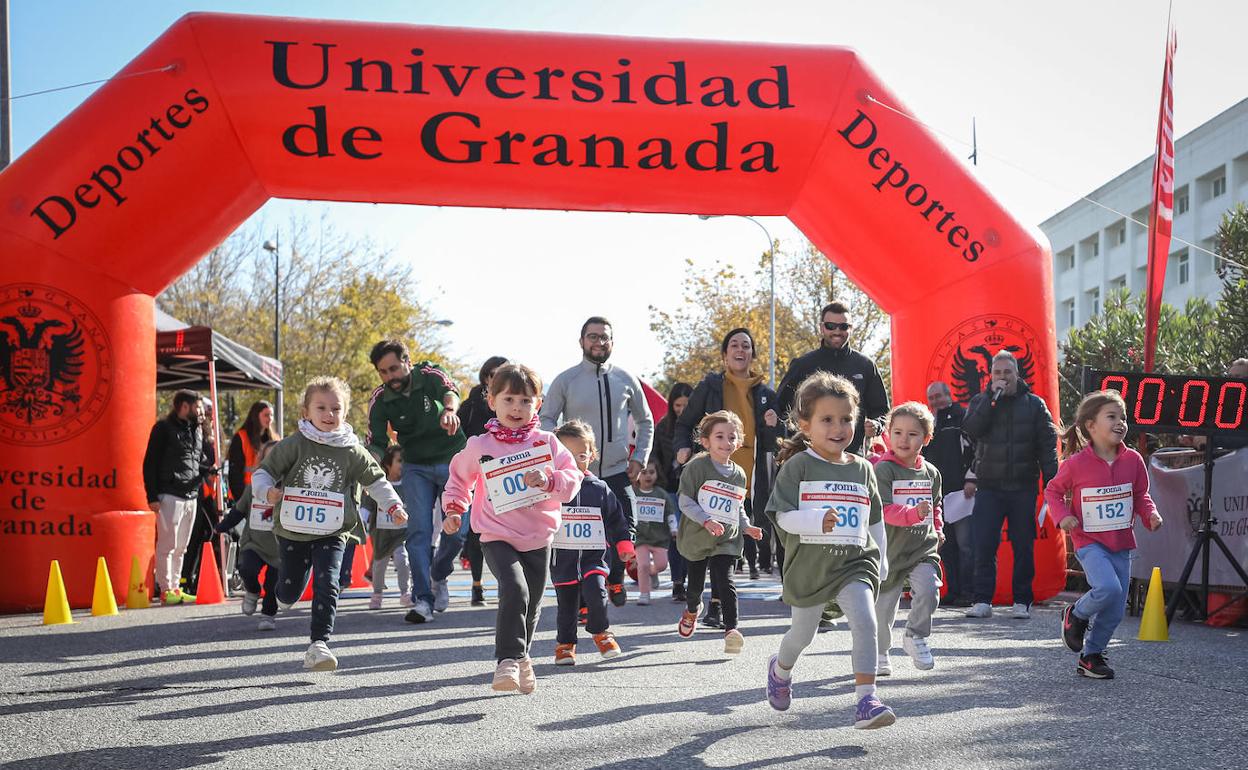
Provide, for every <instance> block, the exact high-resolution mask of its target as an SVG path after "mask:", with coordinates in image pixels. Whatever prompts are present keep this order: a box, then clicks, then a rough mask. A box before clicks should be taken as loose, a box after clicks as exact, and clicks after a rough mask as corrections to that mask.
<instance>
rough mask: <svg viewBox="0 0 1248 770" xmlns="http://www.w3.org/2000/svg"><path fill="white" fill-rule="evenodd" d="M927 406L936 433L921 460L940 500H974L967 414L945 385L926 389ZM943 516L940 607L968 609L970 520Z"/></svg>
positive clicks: (971, 553) (972, 573)
mask: <svg viewBox="0 0 1248 770" xmlns="http://www.w3.org/2000/svg"><path fill="white" fill-rule="evenodd" d="M927 405H928V407H930V408H931V410H932V414H934V415H935V416H936V431H935V433H933V434H932V440H931V442H930V443H929V444H928V445H927V446H925V447H923V456H924V457H925V458H927V461H928V462H930V463H931V464H932V465H935V466H936V470H938V471H940V482H941V489H940V496H941V498H944V497H945V496H946V495H951V494H953V493H955V492H957V493H960V494H962V495H963V496H965V497H966V499H968V500H970V499H972V498H974V496H975V482H974V481H973V480H971V479H968V478H967V477H966V476H967V471H969V470H970V469H971V463H972V462H973V461H974V459H975V445H974V444H972V443H971V440H970V439H968V438H967V437H966V434H965V433H963V432H962V419H963V418H964V417H965V416H966V410H965V409H963V408H962V405H961V404H958V403H955V402H954V400H953V394H952V393H951V392H950V390H949V385H948V383H945V382H941V381H939V380H937V381H936V382H933V383H932V384H931V385H928V386H927ZM947 516H948V514H947V512H946V519H945V529H944V532H945V544H944V545H942V546H941V547H940V558H941V561H943V562H944V564H945V578H946V579H947V580H948V581H949V593H948V596H947V597H946V598H945V600H944V601H942V602H941V603H942V604H944V605H946V606H948V607H969V606H970V605H971V598H970V597H971V587H972V585H973V584H974V580H975V541H974V536H973V535H972V530H971V517H970V516H967V517H966V518H964V519H959V520H958V521H955V522H952V523H950V522H949V519H948V517H947Z"/></svg>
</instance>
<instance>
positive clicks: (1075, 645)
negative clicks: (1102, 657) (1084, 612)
mask: <svg viewBox="0 0 1248 770" xmlns="http://www.w3.org/2000/svg"><path fill="white" fill-rule="evenodd" d="M1086 633H1088V621H1086V620H1084V619H1083V618H1081V617H1079V616H1078V615H1076V614H1075V605H1073V604H1072V605H1070V606H1069V607H1067V608H1066V609H1064V610H1062V641H1063V642H1065V643H1066V647H1068V648H1069V649H1070V651H1071V652H1083V636H1084V634H1086Z"/></svg>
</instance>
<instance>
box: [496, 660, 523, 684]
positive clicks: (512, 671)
mask: <svg viewBox="0 0 1248 770" xmlns="http://www.w3.org/2000/svg"><path fill="white" fill-rule="evenodd" d="M490 687H491V689H493V690H494V692H514V691H515V690H519V689H520V664H519V663H517V662H516V660H515V658H503V659H502V660H500V661H499V662H498V666H497V667H496V668H495V669H494V683H493V684H492V685H490Z"/></svg>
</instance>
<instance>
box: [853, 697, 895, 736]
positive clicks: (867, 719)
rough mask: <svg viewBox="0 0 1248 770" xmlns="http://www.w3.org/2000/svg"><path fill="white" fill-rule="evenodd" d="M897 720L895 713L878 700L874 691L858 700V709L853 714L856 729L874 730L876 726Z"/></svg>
mask: <svg viewBox="0 0 1248 770" xmlns="http://www.w3.org/2000/svg"><path fill="white" fill-rule="evenodd" d="M896 721H897V715H896V714H894V713H893V710H892V709H890V708H889V707H888V706H885V705H884V704H883V703H881V702H880V698H879V696H878V695H876V694H875V693H871V694H870V695H866V696H864V697H863V699H862V700H860V701H858V711H857V712H856V713H855V714H854V728H855V729H857V730H874V729H876V728H877V727H888V726H889V725H891V724H892V723H894V722H896Z"/></svg>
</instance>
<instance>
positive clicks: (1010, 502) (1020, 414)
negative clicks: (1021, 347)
mask: <svg viewBox="0 0 1248 770" xmlns="http://www.w3.org/2000/svg"><path fill="white" fill-rule="evenodd" d="M989 376H990V382H989V385H988V390H986V391H984V392H983V393H980V394H978V395H976V396H975V397H974V398H972V399H971V403H970V404H969V405H968V406H967V409H966V417H965V418H964V419H963V421H962V430H963V431H965V433H966V435H967V436H969V437H970V438H971V439H972V440H974V441H975V442H976V445H975V464H974V466H973V471H974V473H975V477H976V484H977V486H978V489H977V491H976V493H975V510H974V512H973V513H972V514H971V518H972V522H973V523H972V527H973V530H974V536H975V597H974V601H975V604H974V605H973V606H972V607H971V609H970V610H968V611H967V613H966V616H967V617H969V618H987V617H991V616H992V595H993V594H994V593H995V592H996V587H997V548H998V546H999V545H1000V543H1001V523H1002V522H1003V521H1007V522H1009V536H1010V546H1011V548H1012V549H1013V552H1014V580H1013V595H1014V606H1013V607H1012V608H1011V610H1010V616H1011V617H1014V618H1020V619H1026V618H1029V617H1031V601H1032V592H1031V581H1032V579H1033V578H1034V577H1035V574H1036V567H1035V540H1036V495H1037V493H1038V491H1039V490H1038V489H1037V486H1036V484H1037V482H1038V481H1040V480H1041V479H1043V480H1044V483H1046V484H1047V483H1048V482H1049V479H1051V478H1053V476H1054V475H1056V473H1057V429H1056V428H1054V426H1053V418H1052V417H1051V416H1050V415H1049V409H1048V407H1047V406H1045V404H1044V401H1043V400H1041V399H1040V397H1039V396H1037V395H1035V394H1034V393H1032V392H1031V390H1030V389H1029V388H1028V387H1027V383H1025V382H1023V381H1022V380H1021V379H1019V376H1018V361H1016V360H1015V358H1014V355H1013V354H1012V353H1010V352H1009V351H1006V350H1002V351H1001V352H999V353H997V354H996V355H995V356H993V358H992V371H991V372H990V375H989Z"/></svg>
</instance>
